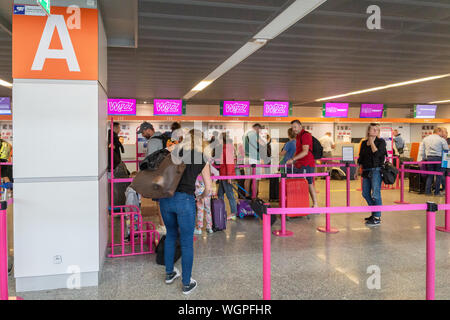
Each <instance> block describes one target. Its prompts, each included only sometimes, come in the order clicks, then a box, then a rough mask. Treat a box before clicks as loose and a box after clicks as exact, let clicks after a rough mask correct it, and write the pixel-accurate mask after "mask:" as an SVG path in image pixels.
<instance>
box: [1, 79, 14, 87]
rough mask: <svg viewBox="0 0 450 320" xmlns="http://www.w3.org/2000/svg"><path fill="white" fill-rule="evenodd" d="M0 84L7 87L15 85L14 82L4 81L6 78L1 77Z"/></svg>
mask: <svg viewBox="0 0 450 320" xmlns="http://www.w3.org/2000/svg"><path fill="white" fill-rule="evenodd" d="M0 86H3V87H7V88H12V86H13V85H12V83H9V82H7V81H4V80H2V79H0Z"/></svg>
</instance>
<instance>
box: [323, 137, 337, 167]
mask: <svg viewBox="0 0 450 320" xmlns="http://www.w3.org/2000/svg"><path fill="white" fill-rule="evenodd" d="M331 136H332V134H331V132H327V133H325V135H324V136H323V137H322V138H320V139H319V142H320V144H321V145H322V147H323V157H324V158H331V157H332V156H333V149H334V148H336V145H335V143H334V141H333V138H332V137H331ZM323 163H324V164H326V163H330V161H324V162H323ZM324 169H325V170H324V172H328V171H331V168H324Z"/></svg>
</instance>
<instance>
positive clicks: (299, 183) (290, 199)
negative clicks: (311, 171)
mask: <svg viewBox="0 0 450 320" xmlns="http://www.w3.org/2000/svg"><path fill="white" fill-rule="evenodd" d="M293 170H294V168H293V167H292V171H293ZM280 184H281V182H280ZM280 189H281V185H280ZM286 208H309V185H308V181H307V180H306V179H303V178H300V179H298V178H293V179H286ZM307 215H308V214H288V215H287V216H288V217H304V216H307Z"/></svg>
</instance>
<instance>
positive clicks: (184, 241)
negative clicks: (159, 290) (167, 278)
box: [159, 192, 195, 286]
mask: <svg viewBox="0 0 450 320" xmlns="http://www.w3.org/2000/svg"><path fill="white" fill-rule="evenodd" d="M159 205H160V208H161V215H162V218H163V220H164V224H165V225H166V230H167V234H166V242H165V247H164V261H165V263H166V273H168V274H169V273H172V272H173V265H174V259H175V247H176V242H177V238H178V236H179V237H180V244H181V267H182V278H183V280H182V281H183V285H185V286H187V285H189V284H190V283H191V274H192V265H193V263H194V228H195V197H194V196H193V195H190V194H187V193H182V192H175V194H174V196H173V197H172V198H164V199H160V201H159Z"/></svg>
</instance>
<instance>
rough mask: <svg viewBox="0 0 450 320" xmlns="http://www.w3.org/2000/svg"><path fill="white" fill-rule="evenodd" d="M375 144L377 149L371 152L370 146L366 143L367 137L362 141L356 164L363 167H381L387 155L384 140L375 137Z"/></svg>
mask: <svg viewBox="0 0 450 320" xmlns="http://www.w3.org/2000/svg"><path fill="white" fill-rule="evenodd" d="M375 146H376V147H377V149H378V151H377V152H375V153H374V152H372V148H371V147H370V146H368V145H367V139H365V140H363V141H362V143H361V149H360V150H359V159H358V164H359V165H361V166H362V167H363V169H372V168H381V167H382V166H383V164H384V162H385V160H386V156H387V151H386V141H384V140H383V139H380V138H378V137H377V138H376V139H375Z"/></svg>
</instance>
